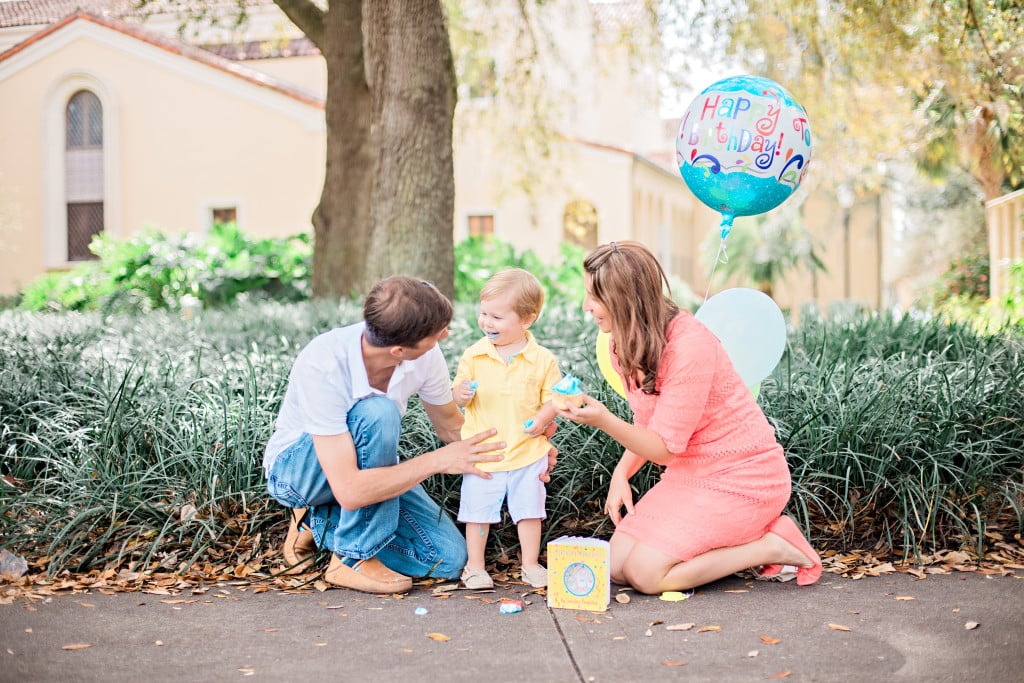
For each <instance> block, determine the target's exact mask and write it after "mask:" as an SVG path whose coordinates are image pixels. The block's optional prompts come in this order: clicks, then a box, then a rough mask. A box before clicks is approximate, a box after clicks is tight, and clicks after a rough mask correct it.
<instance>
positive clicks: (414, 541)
mask: <svg viewBox="0 0 1024 683" xmlns="http://www.w3.org/2000/svg"><path fill="white" fill-rule="evenodd" d="M401 421H402V420H401V415H400V414H399V412H398V407H397V406H396V405H395V404H394V403H393V402H392V401H391V400H390V399H388V398H385V397H383V396H371V397H369V398H365V399H363V400H361V401H359V402H357V403H356V404H355V406H353V407H352V410H351V411H349V414H348V430H349V433H350V434H351V435H352V440H353V442H354V443H355V446H356V458H357V460H358V464H359V469H362V470H365V469H370V468H374V467H388V466H390V465H397V464H398V437H399V434H400V432H401ZM267 490H268V491H269V492H270V495H271V496H273V497H274V499H276V500H277V501H278V502H279V503H281V504H282V505H284V506H286V507H289V508H309V512H308V513H307V515H306V517H305V521H304V523H305V524H306V525H308V526H309V528H310V529H312V531H313V538H314V539H315V540H316V544H317V546H318V547H324V546H326V547H327V548H328V549H329V550H331V551H332V552H334V553H336V554H337V555H341V556H343V557H349V558H353V559H366V558H370V557H377V558H378V559H380V561H381V562H383V563H384V564H385V565H387V567H388V568H390V569H392V570H394V571H396V572H399V573H400V574H405V575H406V576H428V575H429V576H436V577H440V578H445V579H451V578H456V577H458V576H459V573H460V571H461V570H462V568H463V567H464V566H465V565H466V541H465V539H464V538H463V537H462V534H461V533H459V530H458V528H457V527H456V526H455V523H454V522H453V521H452V520H451V518H450V517H449V516H448V515H447V514H445V512H444V511H443V510H441V508H440V506H438V504H437V503H435V502H434V501H433V500H432V499H431V498H430V496H428V495H427V492H426V491H424V490H423V486H422V485H417V486H416V487H414V488H413V489H411V490H409V491H407V492H405V493H403V494H402V495H400V496H399V497H397V498H393V499H391V500H385V501H382V502H380V503H375V504H373V505H366V506H363V507H361V508H359V509H358V510H346V509H344V508H342V507H341V505H339V504H338V502H337V501H336V500H335V499H334V494H333V493H332V492H331V487H330V485H329V484H328V483H327V477H326V476H324V472H323V469H322V468H321V467H320V462H319V461H318V460H317V457H316V452H315V451H314V449H313V438H312V437H311V436H310V435H309V434H303V435H302V437H301V438H299V439H298V440H297V441H296V442H295V443H293V444H292V445H291V446H289V447H288V448H286V449H285V450H284V452H282V453H281V454H280V455H278V456H277V459H276V460H275V461H274V464H273V466H272V467H271V470H270V474H269V476H268V477H267Z"/></svg>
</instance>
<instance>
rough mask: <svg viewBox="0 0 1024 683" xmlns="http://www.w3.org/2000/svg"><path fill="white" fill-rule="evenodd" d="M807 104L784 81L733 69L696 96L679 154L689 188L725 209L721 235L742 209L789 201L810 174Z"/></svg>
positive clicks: (681, 132) (757, 210)
mask: <svg viewBox="0 0 1024 683" xmlns="http://www.w3.org/2000/svg"><path fill="white" fill-rule="evenodd" d="M810 161H811V129H810V127H809V126H808V123H807V112H805V111H804V108H803V107H801V106H800V105H799V104H797V103H796V101H795V100H794V99H793V96H792V95H790V94H789V92H787V91H786V90H785V89H784V88H783V87H782V86H781V85H779V84H778V83H776V82H775V81H773V80H771V79H768V78H761V77H758V76H733V77H731V78H724V79H722V80H720V81H718V82H716V83H713V84H712V85H710V86H708V87H707V88H705V89H704V91H703V92H701V93H700V94H699V95H697V97H695V98H694V99H693V101H692V102H691V103H690V106H689V108H688V109H687V110H686V114H685V115H684V116H683V120H682V122H681V123H680V124H679V137H678V138H677V139H676V162H677V163H678V164H679V172H680V174H682V176H683V180H685V181H686V184H687V186H688V187H689V188H690V190H691V191H692V192H693V193H694V194H695V195H697V198H698V199H700V200H701V201H702V202H704V203H705V204H707V205H708V206H709V207H711V208H712V209H714V210H715V211H718V212H720V213H721V214H722V239H725V237H727V236H728V234H729V231H730V230H731V229H732V222H733V219H734V218H735V217H736V216H752V215H754V214H758V213H764V212H765V211H769V210H771V209H774V208H775V207H776V206H778V205H779V204H781V203H782V202H784V201H786V199H788V198H789V196H790V195H791V194H793V192H795V191H796V189H797V187H799V186H800V183H801V181H802V180H803V178H804V176H805V175H806V174H807V167H808V164H810Z"/></svg>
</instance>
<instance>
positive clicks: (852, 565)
mask: <svg viewBox="0 0 1024 683" xmlns="http://www.w3.org/2000/svg"><path fill="white" fill-rule="evenodd" d="M985 540H986V546H985V549H984V551H983V553H982V555H981V556H979V555H978V553H977V552H976V550H973V549H972V546H971V544H970V543H969V542H967V543H965V544H964V546H963V549H960V550H939V551H937V552H935V553H933V554H930V555H924V556H921V557H920V558H917V559H915V560H914V561H904V559H903V558H902V557H900V556H897V555H894V554H887V553H885V552H882V551H879V550H877V549H870V550H843V551H839V550H825V551H824V552H821V557H822V564H823V567H824V570H825V571H826V572H830V573H833V574H837V575H839V576H843V577H845V578H849V579H855V580H856V579H863V578H867V577H874V576H882V575H886V574H893V573H902V574H909V575H912V576H914V577H917V578H918V579H925V578H927V577H928V576H929V575H932V574H951V573H954V572H970V573H975V574H982V575H1012V574H1024V541H1022V538H1021V535H1020V534H1013V535H1010V534H1008V533H1003V532H1002V531H1001V530H1000V528H999V527H990V528H989V529H988V530H986V532H985ZM237 547H239V548H245V550H244V552H242V553H241V554H239V555H231V554H230V553H225V554H224V555H223V557H221V559H220V560H219V561H216V562H214V561H205V562H196V563H193V564H191V565H189V566H188V568H187V569H186V570H184V571H182V570H179V571H172V570H171V569H169V568H168V566H178V565H177V563H170V562H168V561H167V560H166V559H164V560H163V561H160V562H156V561H154V562H151V563H149V564H148V565H146V566H139V564H138V563H135V562H129V563H127V564H126V565H124V566H117V567H107V568H105V569H93V570H91V571H88V572H81V573H71V572H68V571H64V572H61V573H59V574H58V575H57V576H52V577H51V576H48V575H47V571H46V570H47V568H48V565H49V561H50V558H48V557H41V558H36V559H34V560H30V561H29V563H28V569H29V570H28V572H27V573H26V574H24V575H23V576H21V577H16V578H13V580H12V577H8V578H7V580H3V581H0V604H10V603H12V602H14V601H15V600H22V599H23V600H25V601H26V602H27V603H28V605H29V606H30V605H31V603H33V602H36V601H39V600H44V599H46V598H48V597H49V596H53V595H60V594H72V595H76V594H86V593H94V592H95V593H104V594H111V593H130V592H143V593H148V594H152V595H161V596H167V597H168V598H174V597H178V596H186V597H188V596H197V595H204V594H206V593H207V592H208V591H210V590H211V589H213V588H218V587H232V588H235V589H237V590H242V591H251V592H252V593H263V592H266V591H282V592H289V593H309V592H313V591H319V592H323V591H326V590H328V589H329V588H330V586H329V585H328V584H327V583H326V582H325V581H324V580H323V578H322V574H321V572H322V570H323V567H314V568H313V570H312V571H310V572H307V573H305V574H298V575H286V574H283V573H281V572H282V570H283V569H284V567H283V566H282V563H281V559H280V557H279V556H278V555H279V551H278V550H277V549H276V548H275V549H272V550H268V551H267V552H265V553H263V554H258V553H257V552H254V548H258V547H261V544H260V542H259V541H258V540H257V539H256V538H253V539H250V540H249V542H246V543H239V544H238V546H237ZM243 558H244V560H243ZM517 566H518V563H517V562H515V561H514V560H511V559H510V558H507V557H501V558H498V559H497V560H496V561H495V562H494V563H492V564H491V565H489V566H488V572H489V573H490V574H491V576H492V577H493V578H494V579H495V581H497V582H499V583H501V584H503V585H505V587H513V586H518V585H523V586H525V584H522V582H521V581H519V580H517V578H516V574H515V572H514V571H513V569H515V568H517ZM419 585H420V586H423V587H427V588H431V589H432V590H433V595H434V597H435V598H438V599H446V598H449V597H451V596H452V595H454V594H455V593H456V592H457V591H459V590H460V589H459V585H458V584H457V583H451V582H448V583H444V582H441V581H436V580H434V581H432V580H425V581H421V582H419ZM527 592H532V593H538V594H541V595H543V593H544V591H543V589H531V588H530V587H528V586H526V587H525V588H524V594H525V593H527ZM727 592H732V593H741V592H743V590H742V589H736V590H731V591H727ZM214 597H224V596H220V595H214ZM395 597H402V596H401V595H399V596H395ZM465 597H469V596H465ZM475 599H479V600H481V601H482V602H491V601H496V600H497V598H495V599H494V600H491V599H489V598H485V597H483V596H482V595H480V596H478V597H476V598H475ZM894 599H896V600H912V599H913V598H912V597H910V596H895V598H894ZM616 601H617V602H620V603H628V601H629V596H628V595H626V594H621V593H620V594H618V595H616ZM87 604H88V603H84V604H83V606H86V605H87ZM168 604H171V603H168ZM178 604H184V602H181V603H178Z"/></svg>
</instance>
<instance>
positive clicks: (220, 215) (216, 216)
mask: <svg viewBox="0 0 1024 683" xmlns="http://www.w3.org/2000/svg"><path fill="white" fill-rule="evenodd" d="M210 213H211V214H212V218H213V224H214V225H216V224H217V223H237V222H238V209H237V208H235V207H233V206H223V207H220V208H215V209H210Z"/></svg>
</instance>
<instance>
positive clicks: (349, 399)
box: [263, 322, 452, 474]
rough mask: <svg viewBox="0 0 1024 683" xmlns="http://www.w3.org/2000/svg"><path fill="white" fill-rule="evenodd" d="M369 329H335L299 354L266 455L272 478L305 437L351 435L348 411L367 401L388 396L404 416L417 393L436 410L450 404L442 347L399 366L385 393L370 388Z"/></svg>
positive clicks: (362, 326)
mask: <svg viewBox="0 0 1024 683" xmlns="http://www.w3.org/2000/svg"><path fill="white" fill-rule="evenodd" d="M365 328H366V323H362V322H360V323H356V324H355V325H349V326H347V327H338V328H335V329H333V330H330V331H329V332H324V333H323V334H320V335H318V336H316V337H315V338H313V340H312V341H310V342H309V344H307V345H306V347H305V348H304V349H302V351H300V352H299V355H298V357H297V358H296V359H295V364H294V365H293V366H292V369H291V372H290V373H289V375H288V389H287V390H286V391H285V395H284V401H282V403H281V412H280V413H279V414H278V416H277V422H276V423H275V428H274V433H273V434H272V435H271V436H270V441H268V442H267V448H266V450H265V451H264V454H263V469H264V470H265V471H266V472H267V473H268V474H269V473H270V468H271V467H272V466H273V465H274V460H275V459H276V458H277V456H278V454H279V453H281V452H282V451H283V450H284V449H286V448H287V447H289V446H291V445H292V444H293V443H295V441H296V440H298V438H299V437H301V436H302V435H303V434H304V433H305V434H312V435H315V436H331V435H334V434H343V433H345V432H347V431H348V411H349V410H351V408H352V406H353V405H355V403H356V401H359V400H360V399H363V398H366V397H367V396H387V397H388V398H390V399H391V400H392V401H394V403H395V405H396V406H398V410H399V412H400V413H401V414H402V415H404V414H405V410H406V407H407V405H408V402H409V397H410V396H412V395H413V394H418V395H419V397H420V400H422V401H423V402H424V403H430V404H432V405H445V404H447V403H449V402H451V400H452V390H451V381H450V379H449V376H448V364H447V363H446V362H445V359H444V354H443V353H441V349H440V347H438V346H435V347H434V348H432V349H431V350H430V351H428V352H427V353H425V354H423V355H422V356H420V357H419V358H417V359H416V360H404V361H402V362H401V363H399V364H398V366H397V367H396V368H395V371H394V374H393V375H391V382H390V383H389V384H388V390H387V392H386V393H385V392H381V391H378V390H377V389H374V388H373V387H371V386H370V380H369V378H368V377H367V376H366V366H365V365H364V364H363V349H362V337H363V330H364V329H365Z"/></svg>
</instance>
